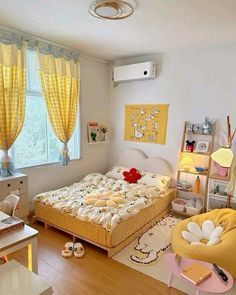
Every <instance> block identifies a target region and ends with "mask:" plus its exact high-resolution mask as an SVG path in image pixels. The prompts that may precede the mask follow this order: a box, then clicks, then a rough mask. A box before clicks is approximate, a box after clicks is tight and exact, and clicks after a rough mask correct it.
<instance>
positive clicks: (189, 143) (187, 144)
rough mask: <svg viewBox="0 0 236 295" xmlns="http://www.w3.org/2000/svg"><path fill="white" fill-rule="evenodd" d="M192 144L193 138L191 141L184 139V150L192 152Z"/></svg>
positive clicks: (193, 142)
mask: <svg viewBox="0 0 236 295" xmlns="http://www.w3.org/2000/svg"><path fill="white" fill-rule="evenodd" d="M194 145H195V140H193V141H189V140H186V146H185V149H186V151H188V152H191V153H192V152H193V150H194Z"/></svg>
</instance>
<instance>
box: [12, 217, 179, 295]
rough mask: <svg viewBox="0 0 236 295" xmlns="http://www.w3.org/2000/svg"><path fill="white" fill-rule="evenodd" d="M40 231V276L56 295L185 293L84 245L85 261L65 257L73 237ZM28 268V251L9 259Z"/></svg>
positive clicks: (36, 226)
mask: <svg viewBox="0 0 236 295" xmlns="http://www.w3.org/2000/svg"><path fill="white" fill-rule="evenodd" d="M32 226H33V227H34V228H36V229H37V230H39V232H40V233H39V240H38V243H39V275H40V276H41V277H43V278H45V279H46V280H48V281H49V282H50V283H51V284H52V285H53V290H54V295H154V294H155V295H158V294H160V295H163V294H165V295H179V294H184V293H182V292H180V291H178V290H176V289H174V288H167V286H166V285H165V284H163V283H161V282H159V281H157V280H155V279H153V278H151V277H148V276H146V275H144V274H142V273H140V272H138V271H136V270H133V269H131V268H129V267H127V266H125V265H122V264H120V263H118V262H116V261H114V260H112V259H109V258H107V256H106V253H105V252H104V251H103V250H102V249H99V248H97V247H95V246H93V245H90V244H88V243H85V242H83V245H84V248H85V252H86V254H85V256H84V257H83V258H75V257H71V258H63V257H62V256H61V250H62V248H63V246H64V244H65V242H66V241H71V236H69V235H67V234H65V233H63V232H61V231H59V230H56V229H54V228H49V229H45V228H44V226H43V224H41V223H35V224H33V225H32ZM9 258H10V259H15V260H17V261H19V262H21V263H22V264H24V265H27V253H26V250H25V249H23V250H20V251H18V252H16V253H14V254H13V255H11V256H10V257H9Z"/></svg>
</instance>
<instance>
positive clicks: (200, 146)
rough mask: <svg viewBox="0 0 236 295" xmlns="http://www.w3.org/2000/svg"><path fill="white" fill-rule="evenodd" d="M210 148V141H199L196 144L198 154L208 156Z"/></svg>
mask: <svg viewBox="0 0 236 295" xmlns="http://www.w3.org/2000/svg"><path fill="white" fill-rule="evenodd" d="M208 148H209V141H206V140H199V141H197V144H196V152H197V153H203V154H206V153H207V152H208Z"/></svg>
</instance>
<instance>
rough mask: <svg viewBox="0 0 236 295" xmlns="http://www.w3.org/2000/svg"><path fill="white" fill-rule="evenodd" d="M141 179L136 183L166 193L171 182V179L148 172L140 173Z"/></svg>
mask: <svg viewBox="0 0 236 295" xmlns="http://www.w3.org/2000/svg"><path fill="white" fill-rule="evenodd" d="M141 175H142V177H141V179H139V180H138V183H141V184H146V185H147V186H156V187H157V188H158V189H159V190H160V191H161V192H163V191H166V190H167V189H168V188H169V186H170V182H171V177H169V176H164V175H159V174H155V173H150V172H141Z"/></svg>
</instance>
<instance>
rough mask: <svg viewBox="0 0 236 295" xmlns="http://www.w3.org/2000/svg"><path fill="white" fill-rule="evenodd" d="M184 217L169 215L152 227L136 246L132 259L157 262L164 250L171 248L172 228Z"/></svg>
mask: <svg viewBox="0 0 236 295" xmlns="http://www.w3.org/2000/svg"><path fill="white" fill-rule="evenodd" d="M181 220H182V219H180V218H177V217H174V216H172V215H167V216H165V217H164V218H163V219H161V220H160V221H158V222H157V223H156V224H155V225H154V226H153V227H152V228H151V229H149V230H148V231H146V232H145V233H144V234H142V235H141V236H140V237H139V238H138V241H137V243H136V245H135V247H134V251H133V252H134V254H133V255H130V260H131V261H133V262H134V263H138V264H142V265H150V264H153V263H155V262H157V261H158V260H159V259H160V257H161V255H162V254H163V253H164V251H166V250H168V249H169V248H170V238H171V231H172V228H173V227H174V226H175V225H176V224H177V223H178V222H180V221H181Z"/></svg>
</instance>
